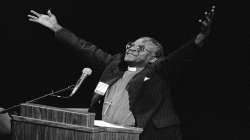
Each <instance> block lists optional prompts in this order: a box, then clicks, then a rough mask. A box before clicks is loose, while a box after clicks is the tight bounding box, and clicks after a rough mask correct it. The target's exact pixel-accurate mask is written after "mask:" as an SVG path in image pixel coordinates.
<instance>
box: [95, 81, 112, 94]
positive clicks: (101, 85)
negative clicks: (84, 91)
mask: <svg viewBox="0 0 250 140" xmlns="http://www.w3.org/2000/svg"><path fill="white" fill-rule="evenodd" d="M108 87H109V85H108V84H106V83H103V82H99V83H98V84H97V86H96V88H95V93H97V94H100V95H104V94H105V93H106V91H107V90H108Z"/></svg>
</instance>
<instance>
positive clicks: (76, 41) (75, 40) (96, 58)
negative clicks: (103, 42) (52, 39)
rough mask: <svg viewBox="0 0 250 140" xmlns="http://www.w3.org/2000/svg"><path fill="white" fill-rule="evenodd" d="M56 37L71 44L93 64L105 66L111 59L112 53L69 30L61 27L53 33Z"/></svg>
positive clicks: (66, 43) (68, 44) (64, 42)
mask: <svg viewBox="0 0 250 140" xmlns="http://www.w3.org/2000/svg"><path fill="white" fill-rule="evenodd" d="M55 36H56V38H57V39H58V40H59V41H60V42H62V43H63V44H64V45H67V46H71V47H73V48H74V49H76V50H77V51H80V52H81V53H82V54H83V56H84V59H85V60H87V61H88V62H90V63H91V64H94V65H98V66H99V65H102V66H103V65H104V66H106V65H107V64H108V63H109V62H110V61H111V60H112V58H113V57H112V55H111V54H109V53H106V52H104V51H103V50H102V49H100V48H98V47H97V46H95V45H94V44H92V43H90V42H88V41H86V40H84V39H81V38H79V37H77V36H76V35H75V34H74V33H72V32H70V31H69V30H67V29H65V28H62V29H60V30H59V31H57V32H56V33H55Z"/></svg>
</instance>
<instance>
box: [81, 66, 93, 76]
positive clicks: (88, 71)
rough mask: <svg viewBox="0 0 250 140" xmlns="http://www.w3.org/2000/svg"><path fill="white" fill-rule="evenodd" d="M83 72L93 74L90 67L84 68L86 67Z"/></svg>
mask: <svg viewBox="0 0 250 140" xmlns="http://www.w3.org/2000/svg"><path fill="white" fill-rule="evenodd" d="M82 73H85V74H87V75H91V73H92V70H91V69H90V68H84V69H83V70H82Z"/></svg>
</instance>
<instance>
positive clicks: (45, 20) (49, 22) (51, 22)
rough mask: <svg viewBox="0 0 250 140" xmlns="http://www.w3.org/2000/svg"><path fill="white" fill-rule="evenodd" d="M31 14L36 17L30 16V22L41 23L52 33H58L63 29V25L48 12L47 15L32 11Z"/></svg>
mask: <svg viewBox="0 0 250 140" xmlns="http://www.w3.org/2000/svg"><path fill="white" fill-rule="evenodd" d="M30 12H31V13H32V14H34V15H28V17H29V21H32V22H36V23H39V24H41V25H43V26H45V27H47V28H49V29H51V30H52V31H54V32H56V31H58V30H60V29H61V28H62V26H61V25H59V24H58V22H57V19H56V16H55V15H54V14H52V13H51V11H50V10H48V12H47V14H48V15H45V14H39V13H37V12H36V11H34V10H30Z"/></svg>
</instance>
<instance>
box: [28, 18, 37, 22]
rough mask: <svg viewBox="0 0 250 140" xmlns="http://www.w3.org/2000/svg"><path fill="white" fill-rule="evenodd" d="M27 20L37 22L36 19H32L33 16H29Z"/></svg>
mask: <svg viewBox="0 0 250 140" xmlns="http://www.w3.org/2000/svg"><path fill="white" fill-rule="evenodd" d="M29 21H32V22H37V20H36V19H33V18H29Z"/></svg>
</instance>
